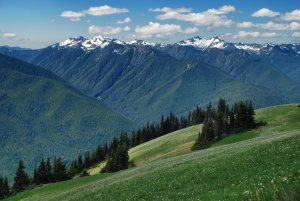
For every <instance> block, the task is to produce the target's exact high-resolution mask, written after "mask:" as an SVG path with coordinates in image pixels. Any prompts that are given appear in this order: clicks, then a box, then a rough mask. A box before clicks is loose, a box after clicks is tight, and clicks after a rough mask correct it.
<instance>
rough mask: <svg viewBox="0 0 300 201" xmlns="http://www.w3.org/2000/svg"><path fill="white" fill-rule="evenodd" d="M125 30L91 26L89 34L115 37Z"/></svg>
mask: <svg viewBox="0 0 300 201" xmlns="http://www.w3.org/2000/svg"><path fill="white" fill-rule="evenodd" d="M122 30H123V29H122V28H121V27H111V26H103V27H101V26H95V25H91V26H89V33H90V34H103V35H114V34H118V33H120V32H121V31H122Z"/></svg>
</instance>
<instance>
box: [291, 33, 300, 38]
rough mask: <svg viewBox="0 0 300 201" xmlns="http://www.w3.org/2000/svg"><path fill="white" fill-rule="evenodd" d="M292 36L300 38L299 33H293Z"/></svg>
mask: <svg viewBox="0 0 300 201" xmlns="http://www.w3.org/2000/svg"><path fill="white" fill-rule="evenodd" d="M292 36H293V37H297V38H298V37H300V32H294V33H293V34H292Z"/></svg>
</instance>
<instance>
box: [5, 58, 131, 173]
mask: <svg viewBox="0 0 300 201" xmlns="http://www.w3.org/2000/svg"><path fill="white" fill-rule="evenodd" d="M0 85H1V88H0V147H1V148H0V157H1V161H0V170H1V171H0V173H1V174H3V175H8V176H12V174H14V173H15V170H16V168H17V164H18V160H19V159H23V160H24V161H25V162H26V166H27V167H28V170H30V169H32V168H33V166H34V165H36V162H38V161H39V160H40V159H41V157H55V156H57V157H58V156H63V158H64V159H66V160H68V159H73V157H74V156H76V155H77V154H78V153H80V152H83V151H85V150H91V149H94V148H95V146H96V145H98V144H100V143H104V142H107V141H108V140H110V139H111V138H112V137H113V136H116V135H118V134H119V132H120V131H121V130H128V131H131V129H133V128H134V127H135V124H134V123H132V122H131V121H129V120H127V119H126V118H124V117H122V116H120V115H118V114H116V113H114V112H112V111H111V110H109V109H108V108H106V107H105V106H103V105H102V104H101V103H100V102H99V101H96V100H94V99H92V98H89V97H86V96H84V95H83V94H81V93H80V92H79V91H78V90H76V89H74V88H72V87H71V86H69V85H68V84H66V83H65V82H64V81H62V79H61V78H58V77H57V76H56V75H54V74H53V73H51V72H49V71H47V70H45V69H42V68H40V67H37V66H33V65H31V64H28V63H25V62H22V61H19V60H16V59H13V58H10V57H7V56H3V55H0Z"/></svg>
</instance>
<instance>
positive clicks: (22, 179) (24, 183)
mask: <svg viewBox="0 0 300 201" xmlns="http://www.w3.org/2000/svg"><path fill="white" fill-rule="evenodd" d="M28 185H29V179H28V175H27V174H26V172H25V166H24V163H23V161H22V160H20V161H19V167H18V170H17V173H16V176H15V178H14V184H13V189H14V191H15V192H20V191H23V190H25V189H26V188H27V187H28Z"/></svg>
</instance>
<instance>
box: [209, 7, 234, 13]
mask: <svg viewBox="0 0 300 201" xmlns="http://www.w3.org/2000/svg"><path fill="white" fill-rule="evenodd" d="M234 11H235V7H234V6H231V5H225V6H222V7H220V8H218V9H215V8H211V9H208V10H207V11H206V13H208V14H211V15H222V14H227V13H230V12H234Z"/></svg>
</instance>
